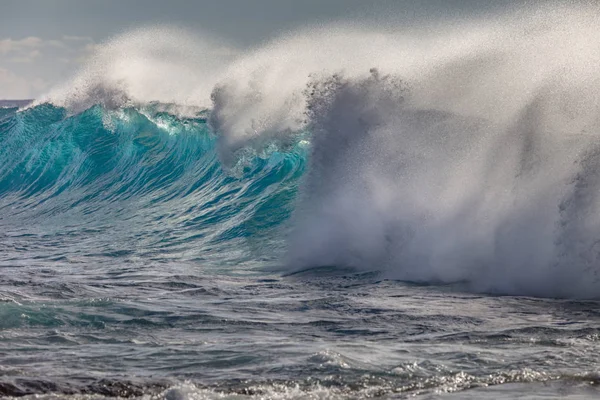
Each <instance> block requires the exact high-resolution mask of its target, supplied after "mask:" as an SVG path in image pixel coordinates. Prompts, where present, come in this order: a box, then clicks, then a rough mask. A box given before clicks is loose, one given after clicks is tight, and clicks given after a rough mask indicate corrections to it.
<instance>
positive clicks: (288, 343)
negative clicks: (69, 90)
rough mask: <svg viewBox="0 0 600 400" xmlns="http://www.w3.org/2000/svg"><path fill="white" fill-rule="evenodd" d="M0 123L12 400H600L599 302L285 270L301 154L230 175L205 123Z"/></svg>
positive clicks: (0, 322)
mask: <svg viewBox="0 0 600 400" xmlns="http://www.w3.org/2000/svg"><path fill="white" fill-rule="evenodd" d="M0 112H1V113H3V114H0V140H1V141H2V148H1V149H0V158H1V160H2V164H1V165H0V271H1V274H0V395H2V396H4V397H12V396H15V397H18V396H31V397H32V398H48V399H55V398H86V399H87V398H90V399H92V398H94V399H95V398H98V399H100V398H118V397H127V398H148V399H161V398H166V399H187V398H189V399H212V398H219V399H220V398H226V399H238V398H257V399H258V398H274V399H279V398H281V399H283V398H286V399H287V398H297V399H327V398H365V397H378V398H409V397H411V398H412V397H415V398H438V397H440V398H449V399H452V398H461V399H463V398H467V399H480V398H490V399H498V398H515V397H519V398H526V399H541V398H572V399H576V398H597V397H598V396H600V366H599V363H598V360H600V308H599V305H600V304H599V303H598V302H594V301H574V300H553V299H541V298H528V297H511V296H495V295H480V294H470V293H468V292H467V291H466V290H465V288H464V287H462V286H461V285H462V284H456V285H420V284H414V283H407V282H400V281H395V280H388V279H385V276H384V275H383V274H380V273H377V272H359V271H354V270H350V269H339V268H315V269H309V270H305V271H303V272H299V273H292V274H290V273H289V271H285V270H282V269H281V268H279V267H278V266H277V260H278V258H279V255H280V254H281V253H282V251H283V242H282V240H281V238H280V235H281V232H282V231H284V230H285V229H286V221H287V220H288V217H289V215H290V213H291V209H292V204H293V199H294V197H295V193H296V190H297V182H298V179H299V177H300V176H301V175H302V174H303V171H304V164H305V162H304V157H305V152H304V150H303V147H302V143H300V142H298V143H295V144H291V146H292V148H290V149H288V150H286V152H285V153H279V152H277V151H274V152H270V153H267V154H265V155H252V157H250V156H248V160H246V161H244V162H240V164H238V166H237V169H236V170H233V171H228V172H227V173H225V172H224V171H223V170H222V169H221V167H220V166H219V163H218V161H217V157H216V153H215V151H214V140H215V139H214V137H213V136H212V135H211V134H210V132H208V130H207V128H206V127H205V120H204V119H203V118H201V117H199V118H197V119H189V120H177V119H175V118H174V117H172V116H170V115H168V114H161V113H159V112H154V111H152V112H150V111H147V112H146V113H145V114H144V113H143V112H140V111H136V110H134V109H126V110H121V111H119V113H120V114H117V115H116V116H115V114H110V113H107V112H105V111H103V110H102V109H101V108H99V107H96V108H92V109H90V110H88V111H86V112H84V113H82V114H78V115H75V116H67V115H66V113H65V111H64V110H62V109H60V108H55V107H52V106H48V105H44V106H39V107H37V108H34V109H31V110H27V111H24V112H20V113H16V110H14V109H13V110H8V109H4V110H3V111H2V110H0ZM282 271H283V272H282Z"/></svg>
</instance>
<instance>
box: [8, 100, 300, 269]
mask: <svg viewBox="0 0 600 400" xmlns="http://www.w3.org/2000/svg"><path fill="white" fill-rule="evenodd" d="M157 108H158V107H156V106H148V107H146V108H144V109H135V108H126V109H119V110H116V111H107V110H105V109H104V108H102V107H100V106H95V107H92V108H90V109H88V110H86V111H84V112H82V113H80V114H77V115H73V116H68V115H67V113H66V111H65V110H64V109H62V108H57V107H54V106H52V105H48V104H45V105H41V106H38V107H35V108H32V109H28V110H25V111H22V112H16V110H15V109H2V110H1V111H2V114H0V143H1V144H2V145H1V146H0V211H2V212H0V224H2V226H3V227H5V229H7V230H9V231H12V233H13V234H14V233H15V232H17V233H19V232H22V233H23V235H30V234H35V232H36V231H37V230H39V231H40V232H42V231H43V232H44V233H45V234H47V235H50V236H51V234H52V232H54V233H56V234H57V235H61V236H64V237H63V238H62V239H61V240H60V241H59V240H56V241H55V245H56V248H53V247H52V243H48V244H45V243H41V244H40V252H42V251H43V250H42V248H45V250H48V249H50V248H52V249H54V251H52V252H53V253H57V254H58V253H59V252H60V248H62V250H63V252H64V251H66V252H67V254H66V255H64V256H60V257H67V258H69V257H71V258H77V257H80V258H81V257H84V258H87V257H94V256H127V257H129V258H130V259H132V258H133V259H135V258H136V257H145V258H148V257H149V259H150V260H154V261H156V260H167V259H168V260H169V261H173V259H177V260H179V261H192V260H193V261H202V262H204V263H206V264H207V265H213V264H214V265H215V266H216V265H219V267H223V266H227V265H230V264H239V263H251V262H252V260H257V259H260V260H261V261H262V263H263V265H264V261H265V260H266V259H268V260H276V259H277V257H278V256H279V252H278V251H277V250H278V249H281V248H282V239H281V235H282V232H283V230H285V223H284V222H285V221H286V220H287V219H288V217H289V215H290V213H291V210H292V208H293V203H294V197H295V195H296V191H297V184H298V181H299V177H300V176H301V175H302V173H303V171H304V169H305V157H306V154H305V150H304V149H303V148H302V146H295V147H294V146H292V148H291V149H290V150H289V151H285V152H279V151H277V150H271V151H269V152H266V153H265V154H260V155H259V154H255V153H252V152H251V151H249V150H248V151H246V150H244V151H242V152H241V153H240V154H239V155H238V162H237V164H236V165H234V166H233V167H232V168H228V169H225V168H224V167H223V166H222V165H221V163H220V162H219V158H218V155H217V152H216V147H217V146H216V145H217V137H216V136H215V134H214V133H213V132H211V130H210V128H209V127H208V125H207V124H206V119H205V118H203V117H202V116H201V115H200V116H199V117H196V118H187V119H184V118H177V117H175V116H173V115H170V114H168V113H165V112H160V111H158V110H157ZM42 228H43V229H42ZM48 232H49V233H48ZM38 239H39V238H38ZM72 241H80V242H81V245H80V246H69V245H68V243H70V242H72ZM42 242H43V240H42ZM50 242H52V241H50ZM86 244H87V245H86ZM46 247H48V248H46ZM73 249H77V250H76V251H75V253H77V254H73V252H74V250H73ZM28 253H35V251H33V252H32V251H31V249H30V251H28ZM31 256H32V257H35V254H31ZM47 256H48V255H47V254H46V255H44V257H47Z"/></svg>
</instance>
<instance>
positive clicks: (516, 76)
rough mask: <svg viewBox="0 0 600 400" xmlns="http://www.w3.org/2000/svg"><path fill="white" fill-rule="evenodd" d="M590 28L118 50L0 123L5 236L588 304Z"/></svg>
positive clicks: (591, 266) (598, 188)
mask: <svg viewBox="0 0 600 400" xmlns="http://www.w3.org/2000/svg"><path fill="white" fill-rule="evenodd" d="M598 15H600V13H599V12H598V8H597V7H596V6H583V5H572V6H555V7H553V9H552V10H549V9H545V8H544V7H543V6H539V7H537V8H531V9H524V10H520V11H519V13H514V14H507V15H504V16H501V17H497V18H493V19H492V18H490V19H488V20H473V21H462V22H460V23H459V22H454V23H447V24H441V23H439V21H438V22H437V24H436V23H432V24H431V25H430V26H429V25H428V26H421V27H406V28H404V29H400V30H399V29H391V28H390V29H386V28H381V29H380V30H373V29H371V28H366V27H364V26H362V25H360V24H337V25H330V26H322V27H319V28H314V29H305V30H301V31H298V32H296V33H294V34H289V35H286V36H283V37H281V38H279V39H277V40H274V41H272V42H270V43H267V44H266V45H264V46H263V47H261V48H258V49H255V50H253V51H249V52H246V53H244V52H240V51H239V50H237V49H232V48H229V47H227V46H224V45H222V44H219V43H218V42H216V41H209V40H206V39H200V38H196V37H194V36H193V35H192V34H190V33H186V32H182V31H180V30H176V29H170V28H164V27H162V28H148V29H142V30H138V31H134V32H130V33H128V34H125V35H123V36H120V37H117V38H115V39H114V40H112V41H110V42H108V43H106V44H105V45H104V46H101V47H100V49H99V50H98V52H97V54H96V55H95V56H94V57H93V58H92V59H91V60H90V62H89V63H88V64H87V65H86V66H85V67H84V68H83V69H82V70H81V71H80V73H79V74H78V75H77V76H76V77H74V78H73V80H72V81H70V82H67V83H66V84H65V85H63V86H61V87H57V88H55V89H54V90H52V91H50V92H49V93H48V94H47V95H46V96H44V97H43V98H41V99H39V100H38V101H37V102H36V103H35V104H34V105H32V106H30V107H29V108H27V109H25V110H22V111H20V112H18V113H16V112H15V111H14V110H13V111H6V110H5V111H1V113H0V141H1V143H2V146H1V147H0V196H1V197H0V212H1V215H2V217H0V224H12V225H15V226H18V224H24V223H27V224H34V225H36V226H40V227H44V229H53V228H52V227H59V226H63V227H65V226H66V227H69V229H74V230H77V229H94V228H97V227H106V226H110V229H109V231H110V232H112V233H111V234H107V235H101V236H97V237H96V236H95V239H94V240H98V243H97V246H98V248H99V249H100V250H99V253H101V254H109V253H110V254H112V253H111V252H114V251H117V252H118V251H128V252H130V253H128V254H134V255H138V256H142V257H144V256H151V255H152V254H154V252H161V254H173V255H174V256H175V255H177V256H178V257H181V256H182V255H183V257H184V259H185V260H186V261H189V262H201V263H204V264H203V265H210V264H214V265H228V266H231V268H232V269H235V265H237V264H240V263H246V264H251V265H255V266H265V265H279V264H284V265H285V268H286V270H292V271H295V270H301V269H306V268H312V267H319V266H333V267H343V268H347V267H351V268H358V269H364V270H376V271H381V272H382V273H383V274H384V276H385V277H388V278H393V279H401V280H408V281H418V282H427V283H449V282H463V283H465V284H466V287H468V288H469V289H471V290H474V291H485V292H500V293H511V294H524V295H536V296H557V297H577V298H597V297H599V296H600V276H599V274H600V245H599V243H600V196H599V193H600V168H599V167H600V137H599V136H598V128H599V127H600V120H599V116H600V99H599V97H598V96H599V95H598V93H600V91H599V90H598V89H599V83H600V74H599V73H598V69H597V66H598V65H599V64H600V45H599V44H598V43H600V35H599V33H598V29H597V27H598V26H599V23H600V19H599V18H598ZM157 38H159V39H157ZM305 170H306V172H305ZM298 187H299V190H298ZM297 191H298V194H297ZM40 229H41V228H40ZM117 254H120V253H117Z"/></svg>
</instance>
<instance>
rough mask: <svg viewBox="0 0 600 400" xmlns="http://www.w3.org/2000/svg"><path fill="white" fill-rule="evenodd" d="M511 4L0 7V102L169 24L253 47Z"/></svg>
mask: <svg viewBox="0 0 600 400" xmlns="http://www.w3.org/2000/svg"><path fill="white" fill-rule="evenodd" d="M514 4H515V1H509V0H486V1H484V0H412V1H408V0H380V1H368V0H0V99H1V98H11V97H13V98H14V97H17V98H24V97H34V96H37V95H39V94H40V93H42V92H43V91H45V90H47V88H48V87H50V86H52V85H53V84H55V83H56V82H58V81H60V80H63V79H65V78H66V77H68V76H69V75H70V74H72V72H73V70H74V69H76V68H77V66H79V65H80V64H81V61H82V60H83V59H84V58H85V56H86V55H88V54H90V53H91V52H93V48H94V45H95V44H97V43H99V42H101V41H103V40H105V39H106V38H108V37H110V36H113V35H115V34H118V33H120V32H123V31H125V30H127V29H131V28H135V27H138V26H147V25H151V24H157V23H160V24H170V25H175V26H183V27H187V28H191V29H196V30H200V31H203V32H208V33H210V34H212V35H214V36H217V37H220V38H223V39H225V40H226V41H228V42H230V43H232V44H233V45H235V46H238V47H245V46H252V45H256V44H258V43H260V42H263V41H265V40H268V39H269V38H271V37H273V36H276V35H277V34H279V33H281V32H284V31H289V30H290V29H294V28H299V27H301V26H303V25H307V24H314V23H319V22H325V21H332V20H347V19H352V20H363V21H364V20H366V21H368V20H387V21H394V23H398V24H402V23H413V24H414V23H419V21H420V20H422V19H426V20H429V21H431V20H436V19H446V18H462V17H469V16H471V15H473V14H479V13H487V12H495V10H497V9H506V8H508V7H510V6H511V5H514Z"/></svg>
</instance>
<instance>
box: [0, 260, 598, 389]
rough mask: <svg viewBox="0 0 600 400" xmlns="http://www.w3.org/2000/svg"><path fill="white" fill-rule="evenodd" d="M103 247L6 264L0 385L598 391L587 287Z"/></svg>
mask: <svg viewBox="0 0 600 400" xmlns="http://www.w3.org/2000/svg"><path fill="white" fill-rule="evenodd" d="M106 261H107V263H106V264H107V265H104V266H99V265H96V267H95V268H93V269H92V270H90V269H89V268H87V267H88V266H85V265H79V266H76V265H75V266H73V265H71V266H69V267H68V268H69V274H68V276H67V275H65V273H64V268H65V267H64V266H59V265H54V266H53V265H52V264H50V265H47V266H41V265H40V266H35V267H34V266H21V267H16V266H15V267H9V266H6V265H4V266H3V276H2V286H1V290H2V293H3V302H2V303H1V305H0V313H1V314H0V316H1V323H0V327H1V328H2V332H1V338H2V340H1V342H0V343H1V344H0V346H1V347H0V354H1V360H2V378H1V381H0V382H1V383H0V390H1V393H2V394H3V395H8V396H10V395H12V396H19V395H25V394H30V393H31V394H33V393H36V394H44V393H46V394H48V398H53V397H52V396H51V395H50V393H52V394H55V395H57V396H65V397H67V395H68V396H72V397H73V398H81V397H85V396H88V395H97V396H98V397H99V398H105V397H107V398H112V397H140V396H146V397H147V398H163V397H165V396H166V397H165V398H169V399H171V398H246V397H250V398H307V399H313V398H317V399H320V398H364V397H383V398H408V397H413V396H416V397H417V398H437V397H438V396H440V397H448V398H474V399H475V398H494V399H495V398H515V397H517V396H523V397H520V398H532V399H533V398H595V397H596V396H598V395H600V376H599V375H598V359H599V357H600V346H599V345H598V342H599V341H600V312H599V311H598V303H594V302H576V301H563V300H543V299H533V298H523V297H495V296H476V295H470V294H464V293H461V292H460V291H457V290H455V288H450V287H431V286H419V285H411V284H406V283H401V282H393V281H386V280H384V281H380V280H378V279H377V277H376V276H372V275H368V274H367V275H364V274H363V275H361V274H352V273H347V274H342V275H339V274H338V275H331V274H329V273H325V274H323V272H324V271H320V272H319V271H311V272H307V273H305V274H300V275H296V276H290V277H280V276H277V275H273V276H269V275H263V276H260V277H258V276H246V277H231V276H229V277H228V276H223V275H219V274H216V275H211V274H205V273H202V272H201V271H199V268H198V267H197V266H194V265H185V264H173V265H167V266H165V265H159V264H154V265H146V266H144V265H139V264H138V265H136V264H135V263H131V264H129V263H128V262H127V260H126V259H119V258H114V259H112V260H111V261H110V262H109V260H108V259H107V260H106ZM3 264H6V262H5V261H4V260H3ZM124 266H125V267H124ZM86 398H87V397H86Z"/></svg>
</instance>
